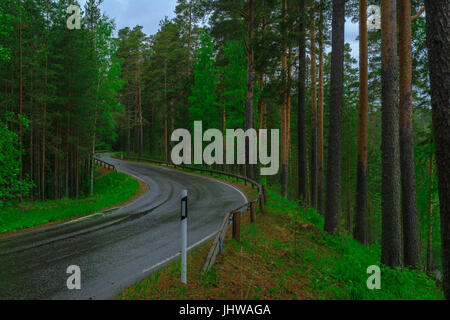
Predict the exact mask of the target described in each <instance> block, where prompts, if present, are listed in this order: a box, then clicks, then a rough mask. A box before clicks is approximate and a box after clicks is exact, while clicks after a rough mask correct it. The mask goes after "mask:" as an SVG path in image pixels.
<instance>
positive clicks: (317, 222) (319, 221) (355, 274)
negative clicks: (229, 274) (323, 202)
mask: <svg viewBox="0 0 450 320" xmlns="http://www.w3.org/2000/svg"><path fill="white" fill-rule="evenodd" d="M268 196H269V199H271V201H269V202H268V204H267V206H266V207H267V209H268V210H269V211H272V212H274V213H275V214H282V215H287V216H288V217H289V219H290V220H292V221H293V222H294V223H296V224H298V223H300V224H302V223H311V224H312V225H314V226H315V227H316V228H317V229H318V230H323V217H322V216H320V215H319V214H318V213H317V212H316V211H315V210H314V209H311V208H307V209H305V208H302V207H301V206H300V205H299V204H298V203H296V202H294V201H289V200H286V199H284V198H283V197H281V196H280V195H279V194H277V193H275V192H274V191H272V190H269V191H268ZM310 237H311V238H312V239H314V241H315V242H317V243H319V244H321V245H322V246H324V247H325V248H327V250H332V251H333V252H335V253H336V255H335V256H332V257H331V258H324V257H322V258H323V259H321V260H317V259H311V262H312V263H314V264H315V265H313V267H314V268H317V269H319V270H321V272H322V273H324V274H322V275H321V277H320V279H319V280H318V281H319V282H318V283H317V289H320V290H323V291H324V293H325V292H327V293H328V294H332V295H333V296H335V298H337V299H354V300H436V299H437V300H441V299H443V294H442V291H441V290H440V289H439V288H438V287H437V285H436V283H435V282H434V281H433V280H431V279H430V278H428V276H427V275H426V273H424V272H423V271H422V270H414V269H408V268H403V269H400V268H398V269H392V268H389V267H385V266H382V265H381V264H380V257H381V248H380V246H379V245H378V244H373V245H372V246H370V247H365V246H363V245H361V244H360V243H359V242H357V241H356V240H354V239H353V238H352V237H350V236H348V235H346V234H342V235H340V236H334V235H329V234H327V233H324V232H321V233H319V234H317V233H316V232H314V231H313V232H312V233H311V234H310ZM298 245H299V246H301V245H302V244H301V243H299V244H298ZM302 248H303V250H312V249H311V248H308V247H305V246H303V247H302ZM302 254H304V255H309V254H311V255H312V256H315V255H317V254H318V253H317V252H313V251H311V252H309V253H308V252H303V253H302ZM372 265H376V266H381V290H369V289H368V288H367V284H366V283H367V279H368V277H369V276H370V275H369V274H367V268H368V267H369V266H372ZM340 285H343V286H344V288H343V289H344V290H343V291H342V290H338V289H337V288H338V287H339V286H340Z"/></svg>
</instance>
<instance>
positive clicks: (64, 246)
mask: <svg viewBox="0 0 450 320" xmlns="http://www.w3.org/2000/svg"><path fill="white" fill-rule="evenodd" d="M102 160H104V161H108V162H109V163H112V164H115V165H116V167H117V169H118V171H121V172H124V173H127V174H129V175H132V176H134V177H137V178H139V179H140V180H142V181H144V182H145V183H146V184H147V185H148V186H149V190H148V192H147V193H146V194H145V195H143V196H142V197H140V198H139V199H137V200H136V201H134V202H133V203H130V204H128V205H126V206H124V207H121V208H118V209H114V210H111V211H108V212H105V213H102V214H97V215H94V216H90V217H87V218H82V219H79V220H76V221H73V222H69V223H65V224H61V225H57V226H52V227H49V228H45V229H40V230H36V231H32V232H29V233H25V234H19V235H14V236H10V237H7V238H3V239H0V299H2V300H4V299H111V298H113V297H115V296H116V295H117V294H119V293H120V292H122V291H123V289H125V288H126V287H128V286H129V285H131V284H133V283H134V282H136V281H138V280H141V279H143V278H145V277H146V276H147V275H148V274H150V273H152V272H154V271H156V270H157V269H158V268H161V267H163V266H164V265H166V264H168V263H169V262H171V261H173V260H174V259H177V258H178V257H179V251H180V241H181V240H180V239H181V237H180V195H181V190H183V189H188V191H189V226H188V246H189V247H190V249H192V248H193V247H195V246H198V245H200V244H202V243H204V242H205V241H207V240H209V239H211V238H212V237H213V236H214V234H215V232H216V231H217V229H218V228H219V227H220V224H221V222H222V220H223V218H224V217H225V215H226V213H227V212H229V211H231V210H232V209H234V208H236V207H238V206H239V205H241V204H244V203H245V202H246V197H245V195H244V194H243V193H242V192H241V191H240V190H238V189H237V188H235V187H233V186H231V185H229V184H227V183H224V182H221V181H217V180H213V179H210V178H206V177H202V176H198V175H192V174H188V173H182V172H179V171H175V170H172V169H166V168H160V167H154V166H149V165H145V164H137V163H130V162H124V161H120V160H116V159H111V158H108V157H103V158H102ZM71 265H77V266H79V267H80V268H81V290H68V289H67V286H66V281H67V278H68V277H69V276H70V275H68V274H67V273H66V270H67V268H68V267H69V266H71Z"/></svg>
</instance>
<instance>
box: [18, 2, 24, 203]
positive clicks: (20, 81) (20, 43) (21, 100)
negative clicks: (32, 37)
mask: <svg viewBox="0 0 450 320" xmlns="http://www.w3.org/2000/svg"><path fill="white" fill-rule="evenodd" d="M18 5H19V11H20V13H19V16H20V18H19V115H20V119H19V148H20V149H21V150H22V149H23V148H22V114H23V74H22V65H23V57H22V8H21V5H22V0H20V1H19V4H18ZM19 161H20V173H19V175H20V180H22V179H23V163H22V153H21V154H20V158H19ZM22 201H23V193H22V190H21V191H20V202H22Z"/></svg>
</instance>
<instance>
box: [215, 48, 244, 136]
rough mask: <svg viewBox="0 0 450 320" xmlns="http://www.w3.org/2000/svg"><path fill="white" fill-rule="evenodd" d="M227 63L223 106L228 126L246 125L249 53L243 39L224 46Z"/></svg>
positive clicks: (232, 127) (224, 68) (224, 73)
mask: <svg viewBox="0 0 450 320" xmlns="http://www.w3.org/2000/svg"><path fill="white" fill-rule="evenodd" d="M223 52H224V57H225V61H226V63H227V64H226V65H225V66H224V67H222V68H221V71H222V74H223V87H224V88H223V93H222V95H223V99H222V100H223V108H225V110H226V115H227V128H230V129H236V128H242V127H243V126H244V119H245V103H246V99H247V96H246V95H247V53H246V52H245V48H244V46H243V44H242V41H236V40H234V41H230V42H228V43H227V44H226V45H225V46H224V48H223Z"/></svg>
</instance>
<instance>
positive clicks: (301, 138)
mask: <svg viewBox="0 0 450 320" xmlns="http://www.w3.org/2000/svg"><path fill="white" fill-rule="evenodd" d="M300 19H301V21H300V26H299V41H298V68H299V71H298V111H297V112H298V115H297V118H298V124H297V129H298V146H297V148H298V161H297V162H298V178H297V180H298V197H299V200H300V201H305V200H306V197H307V196H306V151H305V104H306V94H305V82H306V40H305V31H306V27H305V24H306V23H305V21H306V1H305V0H300Z"/></svg>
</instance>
